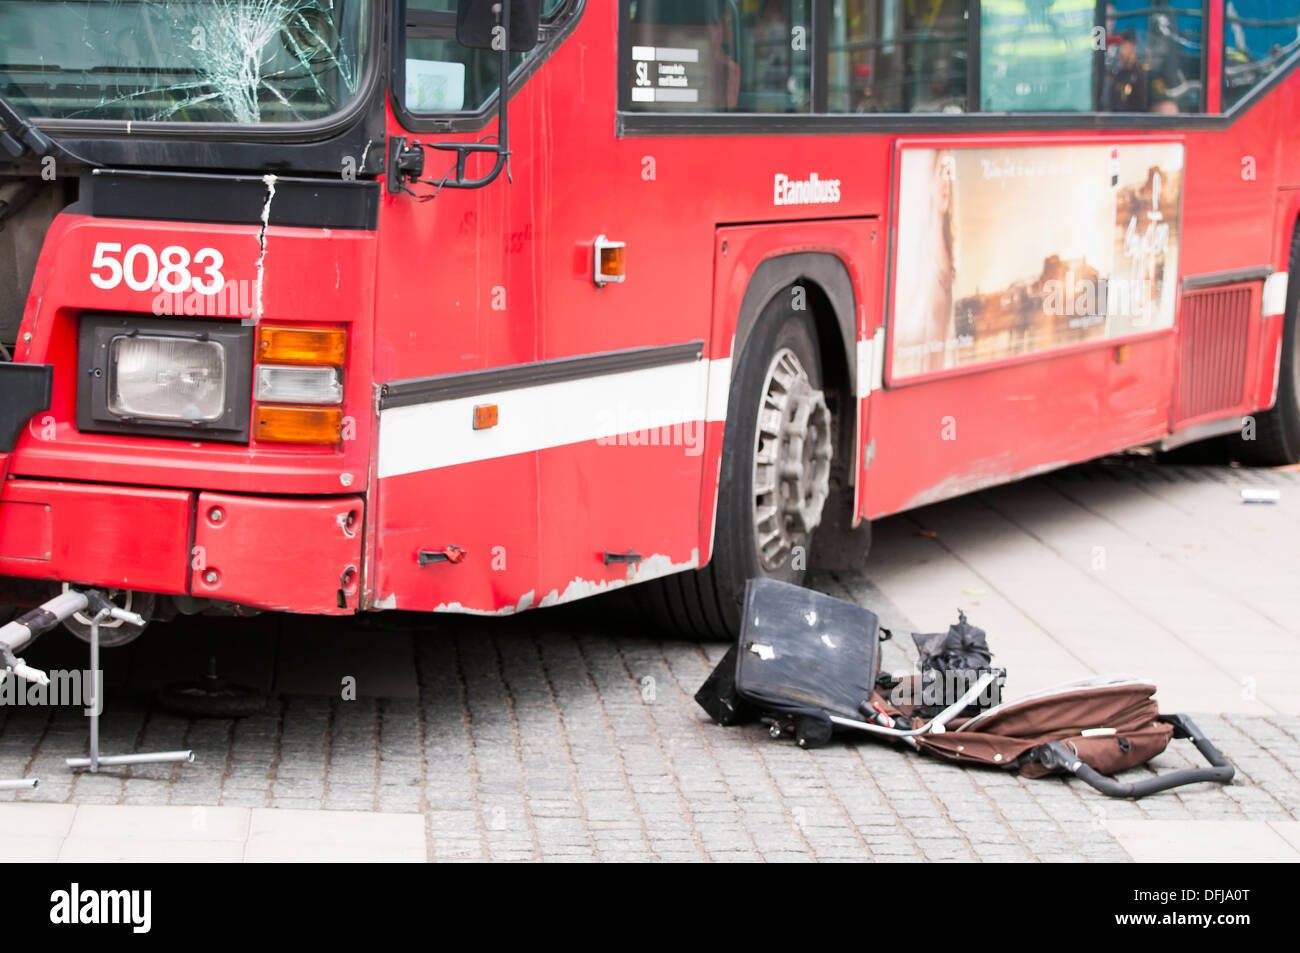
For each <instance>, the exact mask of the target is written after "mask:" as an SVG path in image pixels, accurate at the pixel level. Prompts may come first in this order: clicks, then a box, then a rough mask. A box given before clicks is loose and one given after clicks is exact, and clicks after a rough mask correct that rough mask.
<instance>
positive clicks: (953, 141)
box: [880, 113, 1187, 390]
mask: <svg viewBox="0 0 1300 953" xmlns="http://www.w3.org/2000/svg"><path fill="white" fill-rule="evenodd" d="M1140 115H1146V114H1145V113H1142V114H1140ZM1171 118H1172V117H1171ZM1165 144H1177V145H1181V146H1182V147H1183V160H1184V170H1185V169H1186V157H1187V137H1186V136H1184V135H1177V134H1168V135H1166V134H1164V133H1161V134H1159V135H1155V136H1141V135H1134V134H1130V135H1119V136H1114V137H1111V138H1108V139H1106V140H1104V141H1103V140H1100V139H1097V138H1096V137H1090V136H1083V135H1078V134H1075V135H1061V136H1051V137H1043V136H1035V137H1033V138H1030V137H1027V136H1026V137H1022V136H1012V137H1007V136H999V137H996V138H994V137H984V138H955V137H954V136H951V135H949V136H917V137H906V138H899V139H897V140H895V142H894V144H893V148H892V149H891V151H890V160H889V161H890V166H889V177H890V185H889V221H891V222H892V221H895V220H896V218H897V215H898V198H899V192H900V191H901V187H902V181H901V179H902V177H901V176H900V175H899V163H900V161H901V156H902V153H903V150H904V149H979V148H997V149H1002V148H1006V149H1019V148H1026V147H1029V148H1037V147H1044V146H1099V145H1108V146H1109V145H1115V146H1123V145H1165ZM1186 206H1187V191H1186V189H1183V190H1182V191H1181V192H1180V193H1179V196H1178V219H1179V222H1180V223H1181V222H1183V221H1184V214H1183V213H1184V211H1185V209H1186ZM897 241H898V230H897V229H895V228H891V229H889V244H888V246H887V247H886V249H885V274H884V280H883V281H882V282H881V287H882V288H883V290H884V300H883V301H882V303H881V312H880V313H881V314H882V315H883V322H882V324H883V326H884V329H885V335H884V337H885V355H884V362H883V365H882V368H883V370H882V378H881V384H882V385H883V387H884V388H885V389H886V390H900V389H902V388H905V387H912V386H915V385H919V384H927V383H930V382H931V381H935V380H946V379H948V378H951V377H963V376H966V375H968V374H984V373H988V372H991V371H997V370H1001V369H1003V368H1006V367H1014V366H1016V365H1019V364H1029V363H1032V362H1035V361H1050V360H1056V359H1058V358H1063V357H1071V356H1073V355H1077V354H1080V353H1084V352H1087V351H1094V350H1100V349H1102V348H1115V347H1118V346H1120V345H1122V344H1130V345H1131V344H1140V343H1142V342H1144V341H1150V340H1158V339H1160V338H1163V337H1172V336H1174V335H1175V334H1177V332H1178V325H1179V317H1180V312H1181V303H1180V302H1176V303H1175V307H1174V317H1173V321H1172V323H1171V324H1170V325H1169V326H1168V327H1165V328H1154V329H1152V330H1150V331H1131V332H1129V333H1128V334H1119V335H1116V336H1115V337H1105V338H1101V339H1099V340H1096V341H1080V342H1079V343H1077V344H1066V345H1064V346H1062V347H1056V348H1048V349H1046V350H1041V351H1030V352H1027V353H1025V354H1012V355H1009V356H1007V357H1000V358H995V359H993V360H990V361H982V362H979V363H974V364H967V365H965V366H960V367H946V368H942V369H940V370H935V371H924V372H922V373H919V374H909V375H907V376H906V377H903V378H896V377H895V376H894V348H893V344H892V342H893V341H894V340H895V332H894V273H895V269H896V267H897V248H896V247H895V246H896V243H897ZM1180 251H1181V239H1180ZM1182 268H1183V257H1182V255H1181V253H1180V254H1179V256H1178V273H1177V274H1175V275H1174V276H1173V277H1172V280H1173V281H1174V282H1175V284H1176V286H1177V287H1180V288H1181V287H1182V280H1183V275H1182Z"/></svg>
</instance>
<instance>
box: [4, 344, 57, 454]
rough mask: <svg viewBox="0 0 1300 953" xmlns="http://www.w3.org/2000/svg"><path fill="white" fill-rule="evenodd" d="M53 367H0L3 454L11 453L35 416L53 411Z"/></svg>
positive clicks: (5, 363) (23, 365)
mask: <svg viewBox="0 0 1300 953" xmlns="http://www.w3.org/2000/svg"><path fill="white" fill-rule="evenodd" d="M53 394H54V365H53V364H15V363H11V362H9V361H5V362H3V363H0V453H12V452H13V449H14V445H15V444H16V443H18V438H19V436H21V435H22V431H23V428H24V427H25V426H27V422H28V421H29V420H31V418H32V416H33V415H35V414H39V413H40V412H41V411H42V410H49V409H50V400H51V397H52V396H53Z"/></svg>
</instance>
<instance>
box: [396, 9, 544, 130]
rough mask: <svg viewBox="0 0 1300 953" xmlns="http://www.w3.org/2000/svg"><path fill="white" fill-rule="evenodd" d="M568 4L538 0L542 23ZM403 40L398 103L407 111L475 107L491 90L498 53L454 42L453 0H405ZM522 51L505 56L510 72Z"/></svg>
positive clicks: (520, 59) (494, 84)
mask: <svg viewBox="0 0 1300 953" xmlns="http://www.w3.org/2000/svg"><path fill="white" fill-rule="evenodd" d="M568 3H569V0H544V2H543V3H542V19H543V21H544V22H545V21H547V20H550V19H554V18H556V17H558V16H560V15H561V14H562V13H564V12H565V10H564V8H565V6H566V4H568ZM404 42H405V48H406V59H405V63H404V66H405V73H406V82H405V87H404V89H403V96H402V102H403V104H404V105H405V106H406V108H407V109H409V110H410V111H411V112H417V113H419V112H462V111H475V110H478V109H482V108H483V106H485V105H486V104H487V101H488V100H489V99H490V98H491V97H492V96H493V95H494V94H495V93H496V91H497V82H498V76H497V72H498V69H499V65H498V64H499V55H498V54H497V53H494V52H492V51H491V50H471V49H466V48H465V47H463V46H461V45H460V44H459V43H458V42H456V0H407V2H406V36H405V38H404ZM525 55H526V54H524V53H512V54H511V56H510V67H511V70H514V69H516V68H517V67H518V66H519V65H520V64H521V63H522V62H523V61H524V57H525Z"/></svg>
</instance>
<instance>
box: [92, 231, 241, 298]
mask: <svg viewBox="0 0 1300 953" xmlns="http://www.w3.org/2000/svg"><path fill="white" fill-rule="evenodd" d="M121 252H122V246H121V245H119V244H117V243H116V242H99V243H98V244H96V245H95V257H94V259H93V260H92V261H91V263H90V281H91V283H92V284H93V285H94V286H95V287H96V288H103V289H104V290H105V291H107V290H109V289H110V288H116V287H117V286H118V285H120V284H121V283H122V282H123V281H125V282H126V285H127V287H128V288H131V289H132V290H133V291H150V290H153V291H157V290H162V291H166V292H167V293H168V294H184V293H185V292H187V291H190V290H191V289H192V290H194V291H197V292H198V293H199V294H205V295H213V294H216V293H217V292H219V291H220V290H221V289H222V288H224V287H225V286H226V278H225V276H224V275H223V274H222V273H221V266H222V265H224V264H225V258H223V257H222V254H221V252H219V251H217V250H216V249H215V248H200V249H199V250H198V251H197V252H195V253H194V257H193V258H191V257H190V253H189V251H188V250H187V249H185V248H183V247H181V246H180V245H168V246H167V247H166V248H164V249H163V250H162V252H161V253H158V252H155V251H154V250H153V248H152V247H150V246H149V245H132V246H131V247H130V248H128V249H127V250H126V254H125V255H122V256H121V258H118V257H117V256H118V255H120V254H121ZM191 262H193V264H195V265H198V266H201V267H202V268H203V275H204V276H206V277H207V279H208V280H207V281H204V280H203V278H202V277H200V276H197V275H193V274H191V273H190V263H191Z"/></svg>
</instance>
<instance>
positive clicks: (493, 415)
mask: <svg viewBox="0 0 1300 953" xmlns="http://www.w3.org/2000/svg"><path fill="white" fill-rule="evenodd" d="M496 425H497V405H496V404H477V405H475V407H474V429H475V430H487V429H489V428H491V427H495V426H496Z"/></svg>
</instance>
